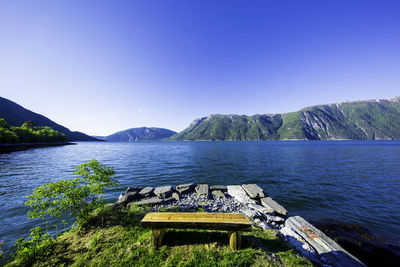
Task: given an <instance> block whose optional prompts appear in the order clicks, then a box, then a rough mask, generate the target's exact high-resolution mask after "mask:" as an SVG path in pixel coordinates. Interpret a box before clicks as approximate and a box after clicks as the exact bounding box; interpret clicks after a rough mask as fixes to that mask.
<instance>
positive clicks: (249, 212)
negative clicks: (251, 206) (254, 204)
mask: <svg viewBox="0 0 400 267" xmlns="http://www.w3.org/2000/svg"><path fill="white" fill-rule="evenodd" d="M243 214H244V215H246V216H247V217H249V218H251V219H252V220H255V219H263V218H264V217H265V214H264V213H261V212H259V211H256V210H244V211H243Z"/></svg>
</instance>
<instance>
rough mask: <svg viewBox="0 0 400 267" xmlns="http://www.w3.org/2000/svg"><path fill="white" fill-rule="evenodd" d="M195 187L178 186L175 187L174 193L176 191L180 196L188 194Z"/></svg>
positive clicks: (189, 185) (193, 185) (190, 185)
mask: <svg viewBox="0 0 400 267" xmlns="http://www.w3.org/2000/svg"><path fill="white" fill-rule="evenodd" d="M195 187H196V185H195V184H193V183H191V184H179V185H177V186H176V191H178V192H179V193H181V194H189V193H191V192H192V191H193V190H194V188H195Z"/></svg>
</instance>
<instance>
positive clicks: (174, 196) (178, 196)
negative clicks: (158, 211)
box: [172, 192, 181, 200]
mask: <svg viewBox="0 0 400 267" xmlns="http://www.w3.org/2000/svg"><path fill="white" fill-rule="evenodd" d="M172 198H173V199H175V200H179V199H181V196H180V195H179V193H177V192H173V193H172Z"/></svg>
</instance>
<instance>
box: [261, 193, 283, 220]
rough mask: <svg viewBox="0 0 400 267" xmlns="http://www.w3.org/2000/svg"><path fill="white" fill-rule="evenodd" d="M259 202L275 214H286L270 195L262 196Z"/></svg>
mask: <svg viewBox="0 0 400 267" xmlns="http://www.w3.org/2000/svg"><path fill="white" fill-rule="evenodd" d="M261 204H262V205H263V206H264V207H266V208H268V209H272V210H273V211H274V212H275V213H277V214H282V215H283V216H286V215H287V210H286V209H285V208H284V207H282V206H281V205H279V204H278V203H277V202H276V201H275V200H273V199H272V198H270V197H264V198H262V199H261Z"/></svg>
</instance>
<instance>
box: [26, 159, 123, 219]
mask: <svg viewBox="0 0 400 267" xmlns="http://www.w3.org/2000/svg"><path fill="white" fill-rule="evenodd" d="M76 169H77V170H76V171H75V172H74V173H73V174H76V175H78V177H76V178H74V179H65V180H60V181H57V182H53V183H49V184H46V185H41V186H39V187H38V188H36V189H35V190H34V191H33V193H32V194H31V195H29V196H27V197H28V198H29V200H28V201H27V202H26V203H25V204H26V205H28V206H30V207H31V208H32V210H31V211H29V212H28V215H29V217H28V218H42V219H44V220H47V216H54V217H60V216H61V215H65V216H74V217H76V218H77V222H78V223H79V222H81V221H82V220H83V219H85V218H86V217H87V216H88V215H89V213H90V212H92V211H94V210H95V209H96V208H98V207H100V206H101V205H102V204H103V198H102V197H100V194H102V193H103V190H104V189H105V188H107V187H112V186H114V185H116V184H117V182H116V180H114V179H113V176H114V170H113V169H112V168H111V167H106V166H104V165H103V164H101V163H100V162H99V161H97V160H95V159H93V160H91V161H89V162H87V163H83V164H80V165H79V166H78V167H76Z"/></svg>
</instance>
